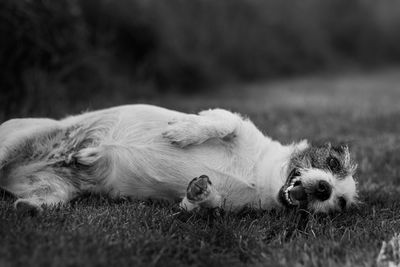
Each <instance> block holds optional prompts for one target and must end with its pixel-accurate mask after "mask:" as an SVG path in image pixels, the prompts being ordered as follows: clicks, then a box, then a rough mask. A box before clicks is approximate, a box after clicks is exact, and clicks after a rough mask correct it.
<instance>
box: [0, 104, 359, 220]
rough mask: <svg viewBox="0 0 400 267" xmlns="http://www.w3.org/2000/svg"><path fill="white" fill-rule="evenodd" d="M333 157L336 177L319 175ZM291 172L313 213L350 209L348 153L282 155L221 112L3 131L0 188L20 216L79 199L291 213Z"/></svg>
mask: <svg viewBox="0 0 400 267" xmlns="http://www.w3.org/2000/svg"><path fill="white" fill-rule="evenodd" d="M332 156H334V157H336V158H338V160H339V162H340V167H341V168H340V169H338V170H331V169H329V166H326V159H327V158H329V157H332ZM295 169H296V171H297V173H298V176H299V177H300V178H301V181H302V183H303V185H304V187H305V189H306V191H307V190H309V191H307V194H308V202H307V203H308V207H309V208H310V209H312V210H315V211H321V212H328V211H331V210H338V209H340V207H341V206H343V201H345V206H348V205H350V204H351V203H353V202H354V201H355V198H356V188H355V182H354V179H353V177H352V176H353V173H354V171H355V165H354V164H353V163H352V162H351V160H350V154H349V152H348V149H347V148H346V147H342V148H332V147H331V146H330V145H327V146H323V147H318V148H315V147H312V146H310V145H309V144H308V143H307V142H306V141H302V142H300V143H294V144H291V145H287V146H285V145H282V144H280V143H279V142H276V141H273V140H272V139H271V138H269V137H267V136H264V135H263V134H262V133H261V132H260V131H259V130H258V129H257V128H256V127H255V126H254V124H253V123H252V122H251V121H250V120H248V119H244V118H242V117H241V116H240V115H238V114H234V113H231V112H229V111H226V110H222V109H212V110H206V111H203V112H200V113H199V115H194V114H185V113H180V112H177V111H172V110H168V109H164V108H160V107H155V106H150V105H130V106H120V107H115V108H110V109H106V110H100V111H95V112H89V113H84V114H81V115H77V116H71V117H68V118H65V119H63V120H60V121H57V120H51V119H30V118H29V119H13V120H9V121H6V122H5V123H3V124H2V125H1V126H0V187H1V188H3V189H5V190H7V191H9V192H11V193H12V194H14V195H15V196H17V197H18V200H17V201H16V203H15V205H16V207H17V208H18V207H19V206H26V205H28V206H32V207H35V208H37V209H41V208H42V207H43V206H44V205H55V204H63V203H66V202H67V201H69V200H71V199H72V198H74V197H75V196H77V195H78V194H80V193H81V192H84V191H92V192H100V193H106V194H109V195H110V196H112V197H120V196H127V197H132V198H139V199H145V198H152V199H167V200H171V201H176V200H182V202H181V206H182V207H184V208H187V209H193V208H196V207H199V206H212V207H222V208H225V209H233V210H235V209H239V208H242V207H245V206H251V207H254V208H261V209H271V208H279V207H289V206H290V205H288V203H285V201H283V200H282V192H283V191H282V190H283V189H285V187H287V185H288V183H289V180H290V179H289V178H288V176H289V173H290V172H291V171H292V170H295ZM201 175H206V176H202V177H199V176H201ZM195 177H198V178H196V179H195V180H193V178H195ZM320 180H325V181H327V182H328V183H329V184H330V185H331V186H332V194H331V195H330V197H329V199H327V200H326V201H318V200H315V199H314V198H313V197H312V194H313V193H312V192H313V191H312V190H313V186H314V185H315V183H316V182H317V181H320ZM191 181H192V182H191ZM188 185H189V187H188ZM193 194H195V195H193ZM196 194H197V195H196ZM343 198H344V200H343ZM342 208H343V207H342Z"/></svg>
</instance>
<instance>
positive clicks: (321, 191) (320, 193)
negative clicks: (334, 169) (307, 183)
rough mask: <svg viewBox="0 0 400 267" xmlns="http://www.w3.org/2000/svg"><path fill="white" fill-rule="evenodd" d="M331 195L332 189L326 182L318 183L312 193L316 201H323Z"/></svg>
mask: <svg viewBox="0 0 400 267" xmlns="http://www.w3.org/2000/svg"><path fill="white" fill-rule="evenodd" d="M331 193H332V187H331V185H330V184H329V183H328V182H327V181H324V180H320V181H318V183H317V185H316V187H315V191H314V195H315V197H316V198H317V199H319V200H321V201H325V200H327V199H328V198H329V197H330V196H331Z"/></svg>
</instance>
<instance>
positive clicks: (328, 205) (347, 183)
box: [279, 143, 357, 213]
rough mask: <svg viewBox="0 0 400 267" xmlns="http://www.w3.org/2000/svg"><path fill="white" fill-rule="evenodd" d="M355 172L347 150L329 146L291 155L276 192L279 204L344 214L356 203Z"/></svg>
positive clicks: (311, 147)
mask: <svg viewBox="0 0 400 267" xmlns="http://www.w3.org/2000/svg"><path fill="white" fill-rule="evenodd" d="M356 168H357V165H356V164H354V162H353V161H352V160H351V158H350V152H349V148H348V147H347V146H338V147H335V146H332V145H331V144H330V143H328V144H325V145H323V146H310V147H308V148H306V149H304V150H302V151H299V152H297V153H294V155H293V156H292V158H291V160H290V163H289V166H288V174H287V179H286V182H285V184H284V185H283V186H282V188H281V190H280V192H279V199H280V202H281V203H282V204H283V205H285V206H287V207H295V206H299V205H301V206H303V207H307V209H309V210H311V211H315V212H324V213H327V212H330V211H341V210H344V209H346V208H347V207H349V206H350V205H351V204H353V203H355V202H356V198H357V190H356V182H355V181H354V178H353V175H354V173H355V170H356Z"/></svg>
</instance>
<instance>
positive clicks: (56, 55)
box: [0, 0, 400, 121]
mask: <svg viewBox="0 0 400 267" xmlns="http://www.w3.org/2000/svg"><path fill="white" fill-rule="evenodd" d="M399 29H400V1H398V0H379V1H376V0H302V1H295V0H218V1H214V0H190V1H188V0H168V1H157V0H113V1H112V0H57V1H54V0H18V1H15V0H1V1H0V70H1V72H0V106H1V109H0V110H1V111H0V121H2V120H5V119H8V118H10V117H16V116H53V117H62V116H64V115H66V114H67V113H74V112H79V111H82V110H84V109H95V108H101V107H107V106H111V105H116V104H123V103H136V102H154V103H161V104H162V100H154V99H163V97H166V98H168V96H171V95H173V96H178V95H184V96H196V95H204V94H210V93H215V92H218V91H221V90H223V89H222V88H225V89H224V90H226V88H230V89H229V90H231V93H232V94H234V95H237V96H239V97H240V96H241V95H242V94H243V92H244V91H246V90H247V89H246V88H247V87H246V86H239V85H243V84H250V83H255V82H259V81H267V80H274V79H287V78H293V77H300V76H302V75H311V74H326V73H338V72H339V73H346V72H353V71H370V70H376V69H380V68H388V67H390V66H396V64H398V63H400V30H399ZM266 90H267V89H266ZM170 99H171V97H170ZM172 99H173V97H172ZM170 101H173V100H170Z"/></svg>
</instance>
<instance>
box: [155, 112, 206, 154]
mask: <svg viewBox="0 0 400 267" xmlns="http://www.w3.org/2000/svg"><path fill="white" fill-rule="evenodd" d="M162 136H163V137H164V138H166V139H168V140H169V141H170V142H171V144H174V145H177V146H179V147H181V148H184V147H186V146H189V145H192V144H197V143H200V142H201V141H202V140H203V139H202V138H201V131H200V127H199V125H198V122H197V121H196V120H195V119H192V118H189V119H179V120H178V119H174V120H171V121H170V122H168V126H167V129H166V130H165V131H164V132H163V133H162Z"/></svg>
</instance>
